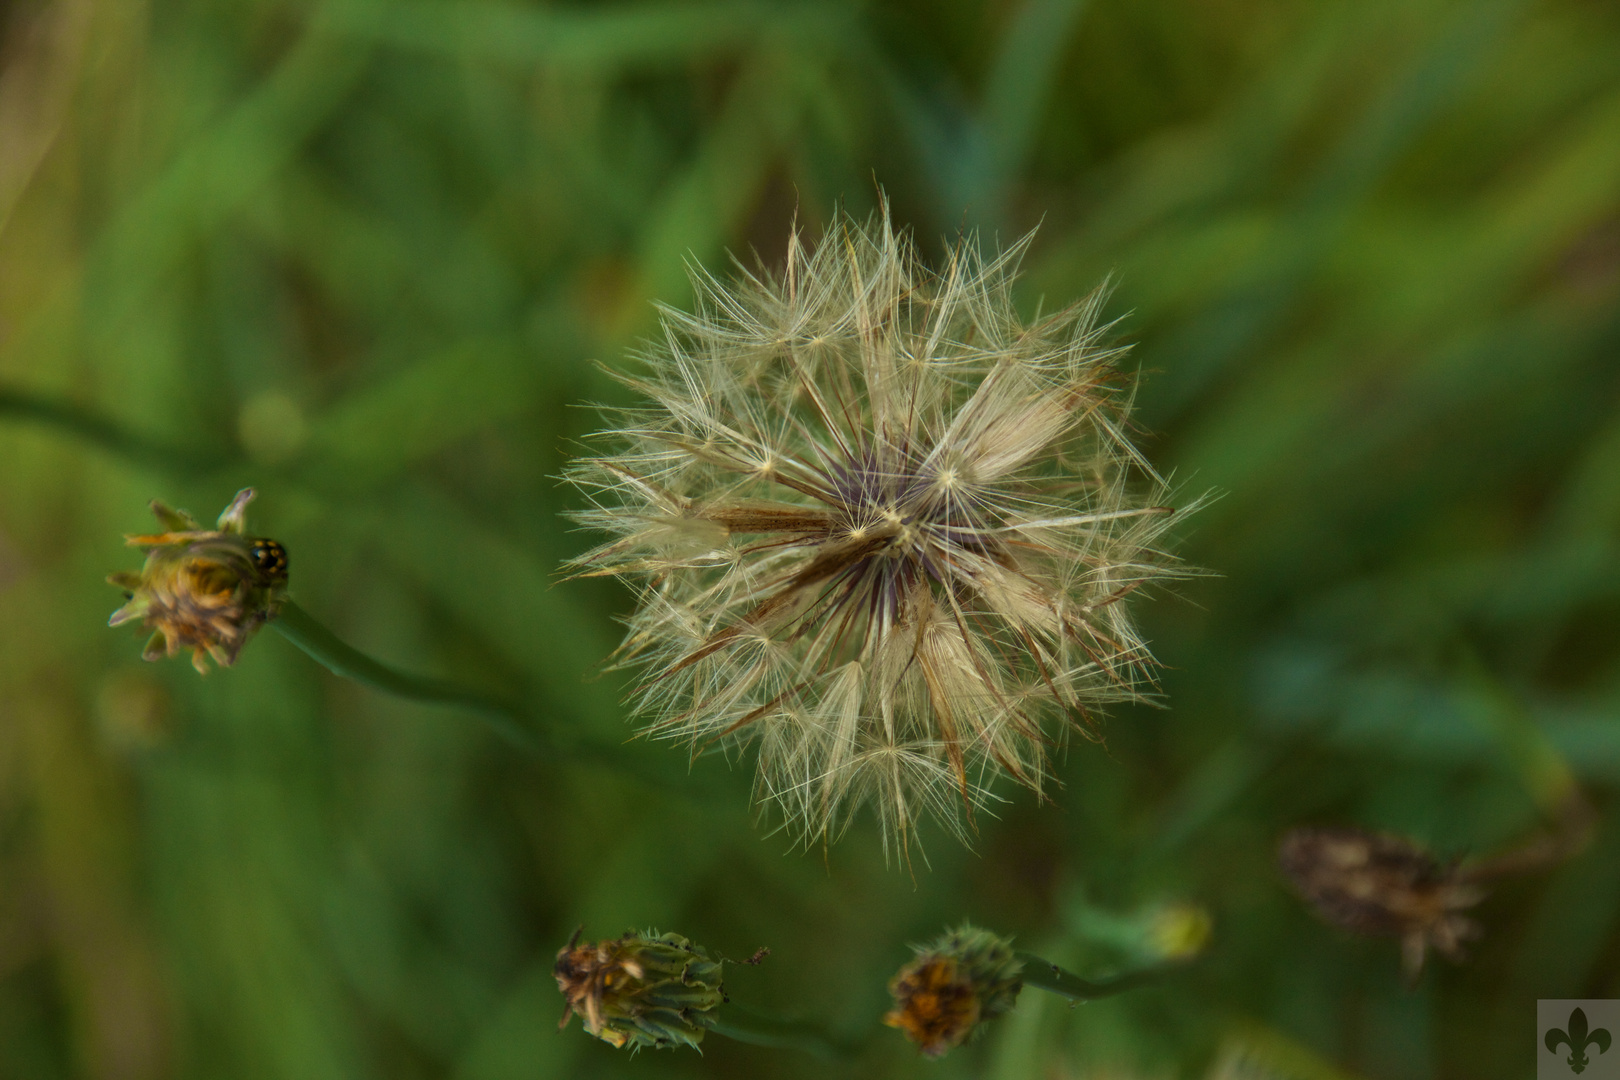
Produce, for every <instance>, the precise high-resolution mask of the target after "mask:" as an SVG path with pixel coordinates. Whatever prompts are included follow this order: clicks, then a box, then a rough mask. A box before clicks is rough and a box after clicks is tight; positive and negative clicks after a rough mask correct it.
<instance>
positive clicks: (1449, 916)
mask: <svg viewBox="0 0 1620 1080" xmlns="http://www.w3.org/2000/svg"><path fill="white" fill-rule="evenodd" d="M1277 862H1278V864H1279V865H1280V866H1281V867H1282V871H1283V873H1285V874H1287V875H1288V878H1289V880H1290V881H1291V882H1292V883H1293V885H1294V888H1295V889H1296V890H1297V891H1298V892H1299V894H1300V896H1302V897H1303V898H1304V899H1305V901H1306V902H1307V903H1308V904H1310V905H1311V907H1312V908H1313V909H1314V910H1315V911H1316V913H1317V914H1318V915H1320V916H1321V917H1322V918H1323V919H1325V920H1326V921H1328V922H1330V923H1332V924H1333V925H1335V926H1340V927H1343V928H1344V929H1346V930H1349V931H1350V932H1352V933H1355V934H1363V935H1366V936H1368V937H1398V938H1400V939H1401V961H1402V967H1403V969H1404V970H1405V972H1406V976H1407V978H1408V979H1416V978H1417V976H1418V975H1419V973H1421V972H1422V970H1423V961H1424V958H1425V956H1426V954H1427V952H1428V950H1429V949H1430V948H1433V949H1435V950H1437V951H1439V952H1440V953H1443V954H1444V955H1445V956H1446V957H1447V958H1448V959H1451V960H1459V961H1460V960H1461V959H1462V958H1463V949H1462V943H1463V942H1464V941H1467V940H1469V939H1471V938H1475V937H1478V936H1479V933H1480V927H1479V924H1478V923H1476V922H1475V921H1474V920H1473V919H1470V918H1468V917H1467V916H1466V915H1463V914H1461V912H1462V911H1464V910H1465V909H1467V908H1470V907H1473V906H1474V905H1475V904H1477V903H1479V902H1480V901H1481V900H1482V899H1484V898H1485V890H1484V889H1483V888H1481V887H1480V886H1479V885H1478V884H1476V883H1475V882H1474V881H1473V880H1472V879H1471V878H1470V877H1469V876H1468V875H1466V874H1465V873H1463V872H1462V871H1461V869H1460V868H1459V867H1458V865H1457V864H1455V863H1452V864H1450V865H1442V864H1441V863H1440V862H1439V861H1437V860H1436V859H1435V858H1434V856H1433V855H1431V854H1429V853H1428V852H1427V851H1425V850H1424V849H1423V848H1421V847H1419V846H1418V845H1417V844H1415V843H1413V842H1412V841H1411V840H1408V839H1406V838H1404V837H1400V836H1391V835H1389V834H1387V833H1373V832H1367V831H1366V830H1364V829H1356V828H1332V829H1294V830H1292V831H1290V832H1289V833H1288V834H1287V835H1286V836H1284V837H1283V840H1282V844H1281V846H1280V847H1279V849H1278V852H1277Z"/></svg>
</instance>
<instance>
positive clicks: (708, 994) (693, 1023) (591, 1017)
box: [552, 930, 726, 1050]
mask: <svg viewBox="0 0 1620 1080" xmlns="http://www.w3.org/2000/svg"><path fill="white" fill-rule="evenodd" d="M552 974H554V975H555V976H556V977H557V989H559V990H561V991H562V994H563V997H564V998H565V999H566V1000H567V1002H568V1004H567V1007H566V1008H565V1009H564V1010H563V1015H562V1022H561V1023H560V1024H559V1025H558V1027H559V1028H561V1027H565V1026H567V1024H568V1020H569V1018H570V1017H572V1016H575V1015H577V1016H579V1017H580V1019H581V1020H582V1021H583V1022H584V1024H585V1030H586V1031H587V1032H588V1033H590V1034H592V1035H594V1036H596V1037H597V1038H598V1039H601V1040H602V1041H603V1042H605V1043H611V1044H612V1045H613V1046H615V1047H618V1048H620V1049H622V1048H624V1047H625V1046H629V1047H631V1048H632V1049H638V1050H639V1049H640V1048H642V1047H644V1046H651V1047H665V1046H668V1047H674V1046H690V1047H693V1048H694V1049H695V1048H696V1047H697V1046H698V1044H699V1043H701V1042H702V1041H703V1034H704V1032H705V1031H707V1030H708V1029H709V1028H711V1027H713V1026H714V1023H715V1010H716V1009H718V1008H719V1007H720V1006H721V1004H723V1003H724V1002H725V1000H726V994H725V987H724V986H723V985H722V984H721V981H720V963H719V962H718V961H715V960H711V959H709V955H708V953H706V952H704V951H703V949H701V948H700V947H698V946H696V945H693V944H692V943H691V942H690V941H688V940H686V939H685V938H683V937H681V936H680V935H679V934H660V933H658V932H657V931H656V930H649V931H647V932H646V933H644V934H642V933H636V932H635V931H633V930H632V931H630V932H629V933H627V934H625V935H624V936H623V937H621V938H617V939H613V940H609V941H598V942H596V943H595V944H589V943H587V944H585V945H580V944H579V932H578V931H576V932H575V933H574V938H573V940H572V941H570V942H569V943H568V944H567V945H565V946H563V948H562V949H560V950H559V951H558V953H557V963H556V965H555V966H554V967H553V968H552Z"/></svg>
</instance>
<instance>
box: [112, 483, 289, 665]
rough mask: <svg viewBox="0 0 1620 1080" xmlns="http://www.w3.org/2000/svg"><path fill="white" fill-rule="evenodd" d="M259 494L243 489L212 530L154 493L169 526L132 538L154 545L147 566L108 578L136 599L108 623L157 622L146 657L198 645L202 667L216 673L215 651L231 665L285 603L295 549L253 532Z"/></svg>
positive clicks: (195, 658) (195, 660) (196, 658)
mask: <svg viewBox="0 0 1620 1080" xmlns="http://www.w3.org/2000/svg"><path fill="white" fill-rule="evenodd" d="M252 501H253V489H252V488H243V489H242V490H241V491H239V492H237V494H236V498H235V499H233V500H231V504H230V505H229V506H227V507H226V508H225V512H224V513H222V514H221V515H220V516H219V521H218V523H217V525H216V527H215V528H213V529H204V528H202V527H201V526H200V525H198V524H197V521H196V519H194V518H193V517H192V516H191V515H190V514H187V513H185V512H184V511H182V510H174V509H171V508H170V507H168V506H165V505H164V504H163V503H161V502H158V501H157V500H155V499H154V500H153V502H152V513H153V514H154V515H156V517H157V519H158V522H159V523H160V524H162V526H163V527H164V529H165V530H166V531H165V532H161V533H152V534H147V535H140V536H126V537H125V538H124V539H125V541H126V542H127V543H128V544H129V545H130V546H131V547H140V548H146V549H147V552H146V565H144V566H142V567H141V570H140V573H138V574H137V573H132V572H129V571H120V572H119V573H116V574H110V575H108V577H107V580H108V582H110V583H111V584H113V585H116V586H118V587H119V588H121V589H124V590H126V594H127V597H128V602H127V603H126V604H124V606H123V607H121V608H119V609H118V610H117V611H115V612H113V614H112V617H111V618H110V619H108V620H107V623H108V625H110V626H121V625H123V624H124V623H127V622H134V621H135V620H137V619H139V620H140V621H141V622H142V624H143V625H145V626H147V627H150V628H151V629H152V630H153V634H152V636H151V638H150V639H149V640H148V641H147V643H146V651H145V652H144V653H143V654H142V655H143V656H144V658H145V659H147V660H158V659H161V658H162V657H165V656H174V655H175V654H177V653H178V652H180V650H181V649H190V650H191V663H192V666H193V667H195V668H196V669H197V671H198V672H199V673H200V674H203V675H206V674H208V657H210V656H211V657H213V658H214V662H215V663H217V664H219V665H221V666H222V667H229V666H230V665H232V664H234V663H235V662H236V657H237V655H238V654H239V653H241V651H242V647H243V646H244V645H246V644H247V642H248V639H249V638H251V637H252V636H253V634H254V632H255V631H256V630H258V628H259V627H260V626H262V625H264V624H265V623H266V622H268V621H269V620H271V619H273V618H275V616H276V613H277V612H278V611H280V610H281V605H282V603H283V602H284V601H285V599H286V591H287V552H286V549H284V548H283V547H282V546H281V545H280V544H278V543H277V542H276V541H274V540H266V539H262V538H259V539H254V538H251V537H249V536H247V535H246V532H247V527H246V516H245V515H246V512H247V505H248V503H250V502H252Z"/></svg>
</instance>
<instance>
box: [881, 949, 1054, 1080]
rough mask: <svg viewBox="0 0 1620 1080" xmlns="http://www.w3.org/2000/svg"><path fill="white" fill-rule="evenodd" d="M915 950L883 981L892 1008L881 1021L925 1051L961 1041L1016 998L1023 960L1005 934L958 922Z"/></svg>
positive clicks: (935, 1054)
mask: <svg viewBox="0 0 1620 1080" xmlns="http://www.w3.org/2000/svg"><path fill="white" fill-rule="evenodd" d="M916 953H917V958H916V959H915V960H913V961H911V963H909V964H907V965H906V966H905V967H903V968H901V969H900V973H899V974H897V975H896V976H895V977H894V978H893V979H892V980H890V982H889V993H891V994H893V995H894V1008H893V1009H892V1010H890V1011H889V1013H888V1014H887V1015H885V1016H884V1017H883V1022H884V1023H885V1024H887V1025H889V1026H890V1027H892V1028H899V1029H900V1030H901V1031H903V1032H905V1035H906V1038H908V1039H910V1040H911V1041H912V1042H914V1043H916V1044H917V1047H918V1049H920V1050H921V1051H922V1052H923V1053H924V1054H927V1055H928V1056H929V1057H939V1056H941V1055H942V1054H944V1053H945V1052H946V1051H948V1050H950V1049H952V1048H953V1047H957V1046H960V1045H962V1043H963V1042H965V1041H966V1040H968V1039H970V1038H972V1037H973V1036H974V1035H976V1034H978V1032H979V1031H981V1030H982V1029H983V1026H984V1025H985V1024H986V1023H988V1022H989V1021H991V1020H994V1019H995V1018H996V1017H998V1016H1000V1015H1002V1014H1003V1013H1005V1012H1009V1011H1010V1010H1011V1009H1012V1007H1013V1006H1014V1005H1015V1004H1016V1003H1017V1002H1018V991H1019V990H1021V989H1023V985H1024V980H1023V971H1024V965H1023V962H1022V961H1021V960H1019V959H1018V958H1017V957H1016V956H1015V955H1014V954H1013V950H1012V942H1011V941H1010V940H1009V939H1006V938H1001V937H997V936H996V935H995V934H992V933H990V932H989V931H988V930H980V929H979V928H977V927H975V926H972V925H970V924H968V923H963V924H962V925H961V926H960V927H958V928H957V929H955V930H952V931H951V932H949V933H947V934H946V935H945V936H944V937H941V938H940V939H939V940H937V941H934V942H931V943H930V944H928V945H925V946H919V947H917V948H916Z"/></svg>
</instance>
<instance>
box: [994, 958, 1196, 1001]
mask: <svg viewBox="0 0 1620 1080" xmlns="http://www.w3.org/2000/svg"><path fill="white" fill-rule="evenodd" d="M1015 955H1017V957H1018V959H1019V960H1022V961H1023V962H1024V985H1025V986H1033V987H1035V988H1036V989H1038V990H1045V991H1046V992H1047V993H1050V994H1057V995H1058V996H1059V997H1066V998H1068V999H1069V1000H1070V1001H1090V1000H1092V999H1093V998H1101V997H1108V996H1109V995H1111V994H1123V993H1124V992H1125V991H1127V990H1135V989H1136V988H1137V987H1139V986H1145V985H1147V984H1149V983H1152V982H1155V981H1157V980H1158V978H1159V977H1160V976H1162V975H1163V974H1164V972H1165V970H1166V969H1165V968H1164V967H1150V968H1144V969H1143V970H1141V971H1132V972H1128V973H1126V974H1124V975H1118V976H1115V977H1114V978H1111V979H1104V980H1102V981H1100V982H1093V981H1091V980H1090V979H1082V978H1081V977H1080V976H1078V975H1076V974H1075V973H1074V972H1072V971H1065V970H1063V969H1062V968H1060V967H1058V966H1057V965H1056V964H1054V963H1052V962H1051V961H1050V960H1042V959H1041V958H1040V957H1039V956H1036V955H1034V954H1033V953H1027V952H1021V953H1017V954H1015Z"/></svg>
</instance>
